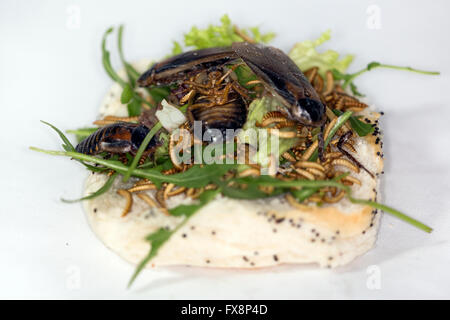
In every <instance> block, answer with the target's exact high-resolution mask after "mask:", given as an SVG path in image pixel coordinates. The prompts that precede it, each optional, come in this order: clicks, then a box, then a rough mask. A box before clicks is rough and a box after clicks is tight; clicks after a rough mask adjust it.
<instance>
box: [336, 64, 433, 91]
mask: <svg viewBox="0 0 450 320" xmlns="http://www.w3.org/2000/svg"><path fill="white" fill-rule="evenodd" d="M376 68H387V69H395V70H404V71H410V72H416V73H421V74H426V75H439V74H440V72H437V71H424V70H418V69H413V68H411V67H400V66H394V65H389V64H383V63H380V62H376V61H372V62H370V63H369V64H367V66H366V67H365V68H363V69H362V70H359V71H357V72H355V73H347V74H345V73H344V71H342V70H338V69H336V68H334V69H332V70H331V71H332V73H333V77H334V79H335V80H344V83H343V84H342V88H343V89H345V88H347V86H350V89H351V90H352V92H353V94H354V95H357V96H363V95H362V94H361V93H360V92H358V90H357V88H356V85H355V84H354V82H353V81H354V80H355V78H357V77H359V76H360V75H362V74H363V73H366V72H368V71H370V70H373V69H376Z"/></svg>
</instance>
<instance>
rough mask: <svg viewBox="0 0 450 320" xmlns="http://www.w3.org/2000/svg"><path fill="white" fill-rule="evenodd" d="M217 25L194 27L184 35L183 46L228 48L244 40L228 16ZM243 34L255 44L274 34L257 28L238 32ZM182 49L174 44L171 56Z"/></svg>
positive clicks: (272, 36) (266, 39) (270, 37)
mask: <svg viewBox="0 0 450 320" xmlns="http://www.w3.org/2000/svg"><path fill="white" fill-rule="evenodd" d="M220 22H221V23H220V24H219V25H212V24H211V25H209V26H208V27H207V28H205V29H199V28H197V27H196V26H194V27H192V28H191V30H190V31H189V32H188V33H186V34H185V35H184V45H185V46H186V47H191V48H190V49H204V48H211V47H223V46H230V45H231V44H232V43H233V42H239V41H244V39H243V38H242V37H241V36H240V35H239V34H238V33H236V30H235V27H234V25H233V23H232V22H231V20H230V18H229V17H228V15H226V14H225V15H223V16H222V18H220ZM240 31H241V32H242V33H243V34H245V35H247V36H249V37H251V38H253V39H254V40H255V41H256V42H264V43H267V42H269V41H271V40H272V39H273V38H274V37H275V34H274V33H271V32H269V33H264V34H262V33H261V32H260V31H259V28H258V27H252V28H248V29H241V30H240ZM181 51H182V47H181V45H180V43H178V42H174V47H173V50H172V53H173V54H178V53H181Z"/></svg>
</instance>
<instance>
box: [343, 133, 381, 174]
mask: <svg viewBox="0 0 450 320" xmlns="http://www.w3.org/2000/svg"><path fill="white" fill-rule="evenodd" d="M352 135H353V132H352V131H347V132H346V133H345V134H343V135H342V136H341V137H340V138H339V141H338V143H337V148H338V149H339V151H340V152H342V153H343V154H344V155H345V156H346V157H347V158H349V159H350V160H351V161H352V162H353V163H354V164H355V165H357V166H358V168H360V169H363V170H364V171H366V172H367V173H368V174H369V175H370V176H371V177H372V178H375V176H374V175H373V173H372V172H370V171H369V170H367V169H366V167H364V166H363V165H362V164H361V163H360V162H359V161H358V160H356V159H355V158H354V157H353V156H352V155H351V154H350V153H349V152H348V151H347V150H345V149H344V148H343V145H344V144H345V143H346V142H347V141H348V139H350V138H351V136H352Z"/></svg>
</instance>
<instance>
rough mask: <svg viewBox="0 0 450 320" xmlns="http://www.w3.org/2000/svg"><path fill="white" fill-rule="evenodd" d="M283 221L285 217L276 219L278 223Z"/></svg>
mask: <svg viewBox="0 0 450 320" xmlns="http://www.w3.org/2000/svg"><path fill="white" fill-rule="evenodd" d="M283 221H284V218H279V219H276V220H275V222H276V223H282V222H283Z"/></svg>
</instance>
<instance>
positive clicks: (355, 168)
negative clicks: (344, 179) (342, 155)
mask: <svg viewBox="0 0 450 320" xmlns="http://www.w3.org/2000/svg"><path fill="white" fill-rule="evenodd" d="M331 164H333V165H337V166H344V167H346V168H349V169H350V170H352V171H354V172H356V173H359V168H358V166H356V165H354V164H353V163H352V162H350V161H348V160H347V159H334V160H333V161H332V162H331Z"/></svg>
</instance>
